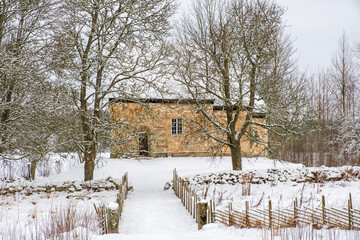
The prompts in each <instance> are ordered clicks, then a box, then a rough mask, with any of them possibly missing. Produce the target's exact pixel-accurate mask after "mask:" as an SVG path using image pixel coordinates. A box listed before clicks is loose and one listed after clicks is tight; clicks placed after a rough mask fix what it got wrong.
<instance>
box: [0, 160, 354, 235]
mask: <svg viewBox="0 0 360 240" xmlns="http://www.w3.org/2000/svg"><path fill="white" fill-rule="evenodd" d="M174 168H176V169H177V172H178V174H179V175H180V176H191V175H195V174H203V175H206V174H208V173H212V172H224V171H229V170H230V169H231V159H230V158H229V157H225V158H223V159H220V158H215V159H212V158H156V159H151V158H150V159H110V158H108V157H105V158H104V159H103V161H102V162H101V164H100V165H99V167H97V168H96V169H95V173H94V179H105V178H107V177H109V176H111V177H113V178H121V177H122V176H123V174H124V173H125V172H128V176H129V184H130V185H132V186H133V187H134V190H133V191H131V192H130V193H129V195H128V198H127V199H126V200H125V203H124V208H123V213H122V216H121V221H120V224H119V232H120V233H119V234H107V235H99V233H98V232H96V231H94V230H93V229H92V230H90V233H88V234H89V238H90V239H100V240H103V239H127V240H135V239H136V240H142V239H144V240H145V239H146V240H162V239H164V240H165V239H166V240H172V239H173V240H182V239H194V240H197V239H206V240H215V239H216V240H219V239H221V240H223V239H224V240H227V239H229V240H230V239H231V240H233V239H239V240H243V239H271V238H268V237H264V236H265V235H267V234H268V232H267V230H261V229H260V230H259V229H238V228H234V227H225V226H223V225H221V224H219V223H214V224H208V225H205V227H204V228H203V229H202V230H200V231H199V230H197V224H196V223H195V220H194V219H193V218H192V216H191V215H190V214H189V213H188V212H187V211H186V209H185V207H184V206H183V205H182V203H181V201H180V199H178V198H177V197H176V196H175V194H174V192H173V190H172V189H169V190H167V191H165V190H164V186H165V184H166V183H167V182H168V181H170V180H172V177H173V176H172V174H173V169H174ZM268 168H287V169H290V168H302V165H299V164H290V163H282V162H279V161H273V160H270V159H266V158H254V159H244V160H243V169H244V170H252V169H257V170H259V169H268ZM82 178H83V165H82V164H80V165H78V166H75V167H73V168H71V169H69V170H67V171H65V172H63V173H61V174H58V175H53V176H50V177H48V178H40V179H39V180H37V181H35V182H34V183H33V184H34V185H36V184H37V185H42V184H46V183H47V184H51V183H58V182H64V181H74V180H82ZM295 184H296V183H295ZM293 185H294V183H291V184H286V183H279V184H277V185H274V186H272V187H270V185H266V184H262V185H258V186H257V187H259V189H258V188H257V187H253V186H252V189H251V191H252V195H253V197H254V199H255V200H254V201H256V198H257V197H258V196H259V194H260V193H261V192H260V191H265V189H266V188H267V189H268V191H270V192H273V193H275V195H274V196H275V197H281V196H282V195H284V196H285V195H286V192H287V191H288V192H290V193H291V194H294V193H295V192H296V191H298V190H296V189H298V188H296V187H295V186H293ZM298 185H299V184H298ZM223 186H224V187H225V188H227V189H228V191H229V193H231V191H232V192H235V191H234V188H236V187H234V186H230V185H228V184H224V185H223ZM300 187H301V185H300ZM339 187H341V188H342V190H341V191H343V192H346V191H348V190H349V189H350V190H351V189H355V188H358V187H355V185H350V183H349V184H348V183H345V184H343V186H337V187H334V186H328V187H327V188H326V189H327V190H326V191H329V193H330V192H331V190H332V189H335V190H333V191H336V192H339ZM348 187H350V188H348ZM240 189H241V187H240ZM116 193H117V192H116V191H107V192H98V193H95V192H89V193H88V192H74V193H71V194H61V193H56V192H55V193H51V194H45V193H44V194H35V195H31V196H24V195H21V194H17V195H15V196H0V200H1V201H0V203H1V204H0V239H6V238H2V237H1V233H2V230H1V229H5V228H12V229H14V227H12V226H15V225H16V226H17V228H16V229H18V230H22V232H23V233H24V234H29V233H28V232H27V231H29V230H27V231H26V230H25V229H26V228H29V227H27V226H29V224H30V223H31V222H34V221H35V220H36V219H38V218H43V219H46V214H48V212H49V211H50V210H51V211H54V210H56V209H58V208H59V206H60V207H61V206H65V205H66V204H69V203H74V202H75V203H76V207H77V209H79V211H83V210H84V209H85V210H86V209H87V211H94V210H93V203H95V204H99V203H101V202H102V203H107V204H108V203H110V204H113V203H114V202H115V198H116ZM291 194H290V195H291ZM304 194H307V192H306V191H305V192H304ZM230 195H231V194H229V195H227V196H228V197H229V198H230V197H232V198H233V200H234V199H240V200H241V197H240V198H239V197H236V196H230ZM345 195H346V194H345ZM331 197H333V199H334V201H335V200H336V199H337V198H338V196H335V195H334V196H331ZM283 198H284V199H286V198H287V197H283ZM289 198H290V197H289ZM227 200H230V199H227ZM341 201H342V200H341ZM284 204H287V202H286V203H284ZM73 231H82V232H86V231H85V230H84V229H83V228H81V227H79V228H77V229H76V230H73ZM73 231H72V232H73ZM20 232H21V231H20ZM317 234H320V235H321V234H322V233H321V232H319V233H317ZM29 238H30V237H29ZM325 239H327V238H325ZM339 239H341V238H339ZM344 239H346V238H344Z"/></svg>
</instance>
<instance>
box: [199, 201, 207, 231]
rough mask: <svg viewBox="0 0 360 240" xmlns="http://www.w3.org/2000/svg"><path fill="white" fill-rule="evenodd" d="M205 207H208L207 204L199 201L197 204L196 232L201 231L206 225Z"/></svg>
mask: <svg viewBox="0 0 360 240" xmlns="http://www.w3.org/2000/svg"><path fill="white" fill-rule="evenodd" d="M207 207H208V203H207V202H205V201H200V202H198V204H197V213H198V214H197V215H198V230H200V229H202V228H203V226H204V225H205V224H206V220H207Z"/></svg>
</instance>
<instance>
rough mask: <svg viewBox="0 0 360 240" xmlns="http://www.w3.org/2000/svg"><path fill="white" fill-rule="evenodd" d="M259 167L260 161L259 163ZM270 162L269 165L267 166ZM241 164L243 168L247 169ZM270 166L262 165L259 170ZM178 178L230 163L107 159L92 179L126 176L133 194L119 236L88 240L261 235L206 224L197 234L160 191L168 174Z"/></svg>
mask: <svg viewBox="0 0 360 240" xmlns="http://www.w3.org/2000/svg"><path fill="white" fill-rule="evenodd" d="M259 161H260V162H259V163H260V164H261V161H264V160H263V159H259ZM270 162H271V163H270ZM249 164H250V163H249V162H246V161H245V162H244V165H245V166H244V168H251V166H250V165H249ZM269 164H272V161H269V160H267V161H264V163H263V165H264V166H263V167H264V168H267V167H271V166H268V165H269ZM175 167H176V168H177V170H178V172H179V173H181V174H194V173H199V172H210V171H221V170H228V169H230V168H231V163H230V159H227V158H225V159H222V160H219V159H217V160H211V159H209V158H158V159H149V160H134V159H111V160H108V161H107V163H106V164H105V166H103V167H101V168H99V169H97V170H96V171H95V177H96V178H104V177H107V176H109V175H110V176H112V177H119V176H121V175H122V174H123V173H124V172H126V171H127V172H128V173H129V181H130V183H131V184H132V185H133V186H134V191H132V192H131V193H130V194H129V197H128V199H126V200H125V205H124V210H123V214H122V218H121V222H120V226H119V232H120V234H108V235H103V236H92V239H129V240H132V239H134V240H135V239H136V240H142V239H146V240H152V239H154V240H155V239H156V240H162V239H166V240H172V239H174V240H180V239H194V240H197V239H207V240H212V239H214V240H215V239H216V240H218V239H222V240H226V239H235V238H236V239H240V240H241V239H261V232H259V231H256V230H253V229H248V230H246V229H245V230H244V229H236V228H233V227H224V226H222V225H220V224H217V223H214V224H208V225H206V226H205V227H204V229H203V230H201V231H198V230H197V224H196V222H195V220H194V219H193V218H192V216H191V215H190V214H189V213H188V212H187V211H186V209H185V207H184V206H183V205H182V203H181V201H180V199H178V198H177V197H176V196H175V194H174V192H173V191H172V189H169V190H167V191H164V189H163V188H164V186H165V184H166V182H167V181H170V180H171V179H172V170H173V169H174V168H175Z"/></svg>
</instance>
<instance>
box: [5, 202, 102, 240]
mask: <svg viewBox="0 0 360 240" xmlns="http://www.w3.org/2000/svg"><path fill="white" fill-rule="evenodd" d="M32 218H33V220H32V221H29V222H28V223H27V224H25V225H23V224H19V223H18V222H15V223H14V224H11V223H9V224H8V225H7V226H6V227H5V228H4V229H2V230H0V239H13V240H22V239H24V240H25V239H34V240H35V239H36V240H42V239H64V240H66V239H79V240H87V239H89V233H90V231H91V232H99V228H98V226H99V223H98V222H97V218H96V215H95V213H94V211H93V210H92V209H91V210H90V209H81V210H79V208H78V207H77V205H76V203H75V202H69V203H68V204H66V205H61V206H59V207H57V208H54V209H51V210H50V212H48V213H46V215H42V216H39V215H38V214H36V213H35V212H34V214H33V215H32Z"/></svg>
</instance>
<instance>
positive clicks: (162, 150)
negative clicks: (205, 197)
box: [110, 102, 267, 158]
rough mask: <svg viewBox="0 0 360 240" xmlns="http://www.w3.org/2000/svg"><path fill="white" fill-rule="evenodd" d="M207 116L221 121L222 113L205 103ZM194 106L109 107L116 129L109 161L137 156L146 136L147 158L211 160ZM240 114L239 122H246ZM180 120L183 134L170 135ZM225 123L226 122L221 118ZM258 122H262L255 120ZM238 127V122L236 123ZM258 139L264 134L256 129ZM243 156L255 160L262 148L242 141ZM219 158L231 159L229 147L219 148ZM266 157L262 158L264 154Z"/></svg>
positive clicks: (128, 104) (120, 104)
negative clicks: (175, 121) (205, 157)
mask: <svg viewBox="0 0 360 240" xmlns="http://www.w3.org/2000/svg"><path fill="white" fill-rule="evenodd" d="M204 106H205V108H206V109H208V111H209V114H212V113H214V114H216V115H218V117H219V118H223V117H224V116H223V114H222V112H221V111H219V110H218V111H214V112H213V105H212V104H211V103H205V104H204ZM194 107H195V105H193V104H188V103H169V102H168V103H165V102H157V103H145V102H144V103H142V102H113V103H111V104H110V119H111V122H112V123H113V124H118V125H119V127H118V128H116V130H113V131H112V137H113V139H115V140H116V141H112V146H111V157H114V158H116V157H124V156H136V155H139V154H140V152H141V151H140V150H141V147H140V142H141V140H140V139H141V138H142V137H143V136H144V135H147V142H148V156H150V157H162V156H174V157H175V156H212V155H213V152H214V151H213V149H211V147H212V146H214V142H213V141H210V140H208V139H204V136H203V135H202V133H201V131H197V130H199V128H197V127H196V124H195V123H196V122H199V121H200V120H201V116H200V114H198V113H197V112H196V111H195V109H194ZM245 114H246V113H245V112H243V113H242V119H244V118H245ZM174 118H181V119H183V133H182V134H181V135H172V131H171V126H172V123H171V122H172V119H174ZM194 119H195V120H196V121H193V120H194ZM224 119H225V118H224ZM257 121H259V122H263V121H265V119H257ZM238 124H239V126H241V124H242V123H241V122H239V123H238ZM259 133H260V135H261V138H262V139H264V140H267V131H266V130H263V129H259ZM241 147H242V151H243V153H244V155H245V156H254V155H257V154H259V153H261V152H263V151H264V149H265V147H264V146H261V145H258V144H252V143H251V142H250V141H249V140H248V139H246V138H244V139H243V141H242V143H241ZM218 150H220V151H218V152H217V154H218V155H220V154H221V155H225V156H226V155H230V149H229V148H228V147H224V146H221V148H220V149H218ZM263 155H265V154H263Z"/></svg>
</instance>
